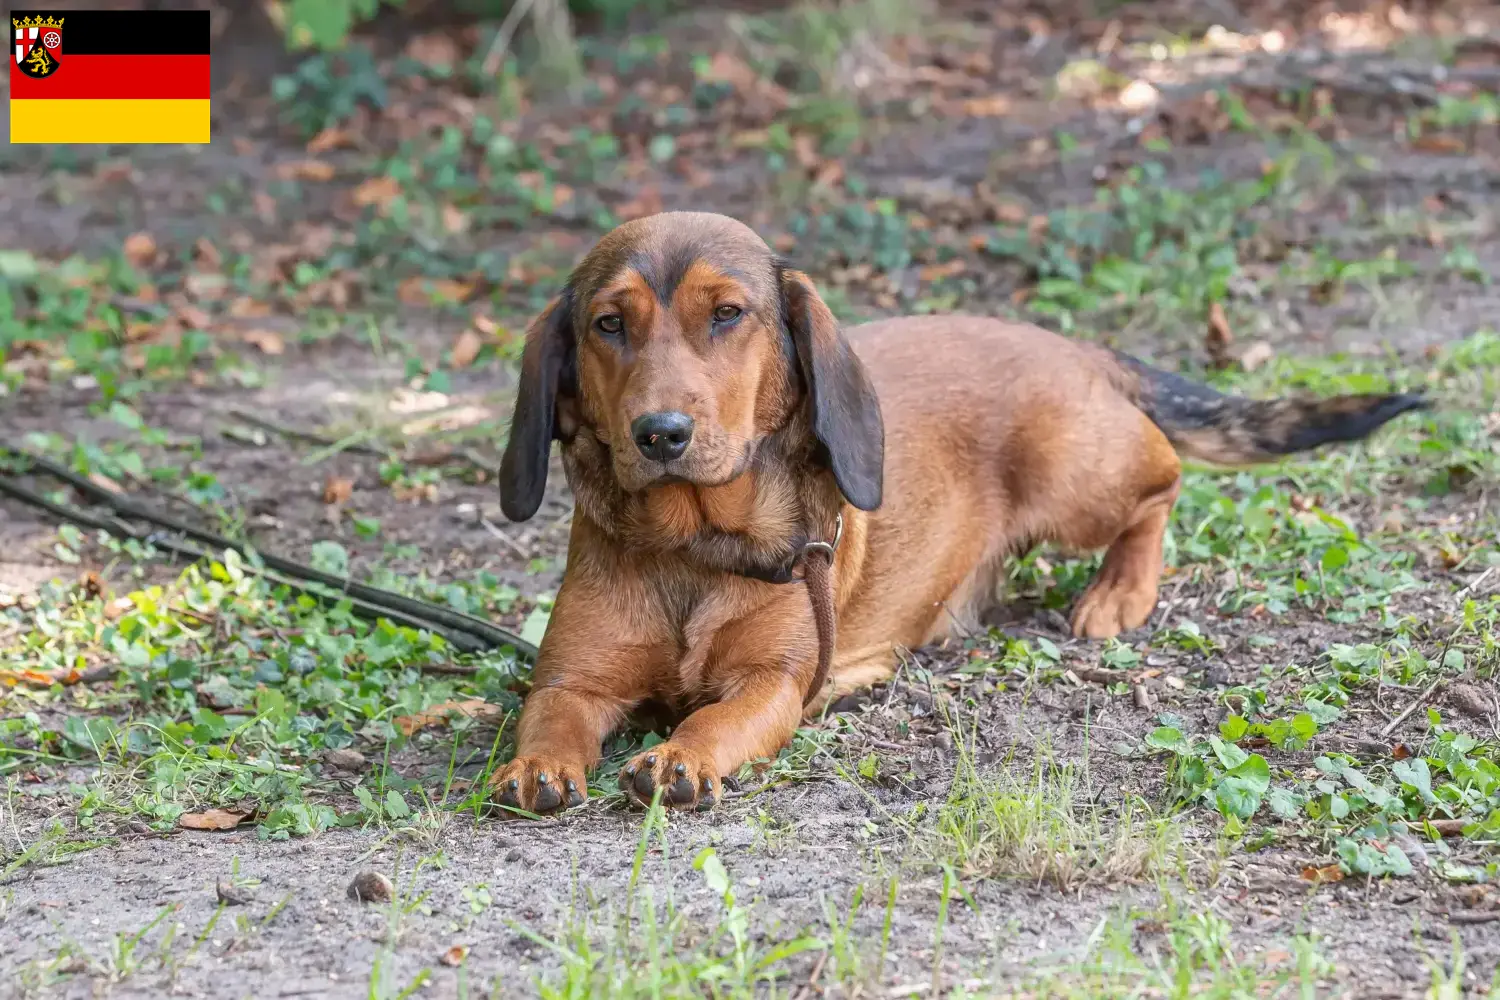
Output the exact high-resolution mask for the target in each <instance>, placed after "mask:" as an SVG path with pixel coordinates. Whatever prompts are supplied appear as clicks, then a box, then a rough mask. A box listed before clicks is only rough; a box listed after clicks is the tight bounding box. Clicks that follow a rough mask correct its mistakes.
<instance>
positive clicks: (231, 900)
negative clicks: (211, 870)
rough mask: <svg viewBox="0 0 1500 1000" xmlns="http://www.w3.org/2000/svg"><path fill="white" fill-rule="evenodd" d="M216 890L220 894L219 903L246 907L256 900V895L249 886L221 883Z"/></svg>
mask: <svg viewBox="0 0 1500 1000" xmlns="http://www.w3.org/2000/svg"><path fill="white" fill-rule="evenodd" d="M214 889H215V891H216V892H217V893H218V896H219V902H221V903H228V904H229V905H230V906H244V905H245V904H247V903H250V902H252V901H254V899H255V893H253V892H251V891H250V889H249V887H248V886H243V885H235V884H234V883H233V882H220V883H219V884H218V885H217V886H215V887H214Z"/></svg>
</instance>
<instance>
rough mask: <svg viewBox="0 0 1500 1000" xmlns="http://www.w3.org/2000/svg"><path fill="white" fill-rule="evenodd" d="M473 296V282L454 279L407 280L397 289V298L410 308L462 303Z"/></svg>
mask: <svg viewBox="0 0 1500 1000" xmlns="http://www.w3.org/2000/svg"><path fill="white" fill-rule="evenodd" d="M473 294H474V283H473V282H472V281H455V280H454V279H452V278H407V279H405V280H404V281H402V282H401V284H400V285H398V286H397V288H396V297H397V298H398V299H400V300H401V301H402V302H404V303H406V304H407V305H409V306H427V305H432V304H434V303H435V302H462V301H464V300H465V299H467V298H468V297H469V296H470V295H473Z"/></svg>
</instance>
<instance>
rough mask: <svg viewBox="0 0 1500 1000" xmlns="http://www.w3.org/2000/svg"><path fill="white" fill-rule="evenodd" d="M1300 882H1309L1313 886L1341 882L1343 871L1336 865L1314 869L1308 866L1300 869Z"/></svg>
mask: <svg viewBox="0 0 1500 1000" xmlns="http://www.w3.org/2000/svg"><path fill="white" fill-rule="evenodd" d="M1302 880H1303V881H1304V882H1311V883H1313V884H1314V885H1321V884H1323V883H1325V882H1342V881H1343V880H1344V870H1343V869H1342V868H1340V867H1339V866H1338V865H1324V866H1323V867H1322V868H1314V867H1312V866H1311V865H1309V866H1308V867H1306V868H1304V869H1302Z"/></svg>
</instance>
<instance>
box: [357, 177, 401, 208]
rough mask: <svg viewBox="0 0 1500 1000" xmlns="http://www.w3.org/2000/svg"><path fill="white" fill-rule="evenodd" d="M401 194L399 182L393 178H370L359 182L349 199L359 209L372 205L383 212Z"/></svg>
mask: <svg viewBox="0 0 1500 1000" xmlns="http://www.w3.org/2000/svg"><path fill="white" fill-rule="evenodd" d="M400 194H401V182H400V181H398V180H396V178H394V177H371V178H370V179H369V180H366V181H361V182H360V183H359V186H358V187H356V188H355V189H354V193H353V194H352V195H351V197H352V198H353V199H354V204H356V205H358V206H359V207H360V208H365V207H367V206H370V205H374V206H375V207H376V208H378V209H380V211H382V212H384V211H385V210H386V209H388V208H389V207H390V205H391V202H393V201H395V200H396V198H397V197H398V196H399V195H400Z"/></svg>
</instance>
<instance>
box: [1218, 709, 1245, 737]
mask: <svg viewBox="0 0 1500 1000" xmlns="http://www.w3.org/2000/svg"><path fill="white" fill-rule="evenodd" d="M1249 731H1250V723H1249V722H1248V721H1246V719H1245V717H1244V716H1242V715H1231V716H1230V717H1229V718H1227V719H1225V720H1224V721H1223V722H1221V723H1219V734H1220V735H1221V736H1223V737H1224V738H1225V739H1226V740H1228V741H1229V742H1230V743H1237V742H1239V741H1240V740H1241V739H1243V738H1244V735H1245V734H1246V733H1248V732H1249Z"/></svg>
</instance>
